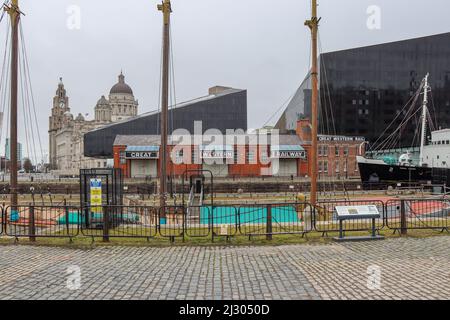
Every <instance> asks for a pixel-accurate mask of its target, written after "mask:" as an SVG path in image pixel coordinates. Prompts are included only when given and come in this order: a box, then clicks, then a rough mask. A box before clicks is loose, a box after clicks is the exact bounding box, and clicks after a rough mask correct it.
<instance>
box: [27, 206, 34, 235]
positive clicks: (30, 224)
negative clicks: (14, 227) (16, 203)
mask: <svg viewBox="0 0 450 320" xmlns="http://www.w3.org/2000/svg"><path fill="white" fill-rule="evenodd" d="M29 208H30V211H29V213H28V215H29V219H28V228H29V230H30V241H31V242H35V241H36V222H35V219H34V206H32V205H30V206H29Z"/></svg>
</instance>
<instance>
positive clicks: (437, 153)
mask: <svg viewBox="0 0 450 320" xmlns="http://www.w3.org/2000/svg"><path fill="white" fill-rule="evenodd" d="M423 162H424V163H423V165H424V166H428V167H433V168H449V165H450V129H443V130H439V131H433V132H431V142H430V143H429V144H428V145H425V146H424V148H423Z"/></svg>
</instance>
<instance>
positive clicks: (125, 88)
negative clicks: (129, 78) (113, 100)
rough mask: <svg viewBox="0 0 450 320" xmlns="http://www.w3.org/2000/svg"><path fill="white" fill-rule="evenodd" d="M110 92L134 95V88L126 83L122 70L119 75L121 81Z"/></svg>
mask: <svg viewBox="0 0 450 320" xmlns="http://www.w3.org/2000/svg"><path fill="white" fill-rule="evenodd" d="M109 93H110V94H131V95H133V90H132V89H131V87H130V86H129V85H127V84H126V83H125V76H124V75H123V73H122V72H120V75H119V82H117V83H116V84H115V85H114V86H113V87H112V88H111V91H110V92H109Z"/></svg>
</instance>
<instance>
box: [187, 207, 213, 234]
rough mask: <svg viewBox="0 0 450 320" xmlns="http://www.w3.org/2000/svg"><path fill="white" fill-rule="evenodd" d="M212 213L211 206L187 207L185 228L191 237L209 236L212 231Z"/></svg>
mask: <svg viewBox="0 0 450 320" xmlns="http://www.w3.org/2000/svg"><path fill="white" fill-rule="evenodd" d="M211 226H212V215H211V208H210V207H202V206H189V207H187V208H186V216H185V228H186V235H187V236H189V237H194V238H198V237H207V236H209V235H210V233H211Z"/></svg>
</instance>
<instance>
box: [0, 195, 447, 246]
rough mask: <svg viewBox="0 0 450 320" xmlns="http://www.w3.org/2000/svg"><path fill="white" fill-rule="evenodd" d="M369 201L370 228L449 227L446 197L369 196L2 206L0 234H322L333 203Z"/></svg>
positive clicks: (332, 226)
mask: <svg viewBox="0 0 450 320" xmlns="http://www.w3.org/2000/svg"><path fill="white" fill-rule="evenodd" d="M362 205H374V206H376V207H377V209H378V211H379V212H380V218H379V219H376V220H375V229H376V231H378V232H379V231H380V230H382V229H383V228H384V229H389V230H393V231H394V232H397V231H400V232H401V233H402V234H405V233H407V230H414V229H428V230H439V231H445V230H447V231H448V230H449V224H450V201H449V200H446V199H420V200H418V199H412V200H407V199H402V200H389V201H387V202H382V201H378V200H374V201H320V202H318V203H317V204H316V206H315V207H313V206H312V205H311V204H309V203H295V202H293V203H272V204H259V205H258V204H257V205H215V206H211V205H209V206H189V207H186V206H182V205H179V206H165V207H163V208H158V207H152V206H113V205H110V206H98V207H96V206H83V207H80V206H73V205H55V206H40V205H28V206H18V207H16V208H14V209H13V208H12V207H6V208H2V211H1V216H0V222H1V228H0V234H3V235H7V236H11V237H15V238H24V237H28V238H30V240H32V241H33V240H35V239H36V238H39V237H49V238H70V239H72V238H74V237H77V236H84V237H91V238H92V239H93V240H94V239H96V238H100V239H102V240H103V241H109V240H110V239H111V238H136V239H147V240H150V239H152V238H158V237H159V238H167V239H170V241H175V240H176V239H182V240H183V241H184V240H186V239H192V238H204V239H208V238H209V239H211V241H214V240H215V239H216V238H227V239H229V238H232V237H237V236H244V237H248V238H252V237H266V239H268V240H271V239H272V238H273V237H274V236H277V235H286V234H294V235H301V236H304V235H305V234H308V233H312V232H316V233H321V234H322V236H325V235H328V234H329V233H337V232H339V222H338V220H337V215H336V207H339V206H362ZM343 231H344V232H345V233H349V232H368V233H370V232H372V220H371V219H356V220H354V219H352V220H349V221H345V222H344V223H343Z"/></svg>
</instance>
